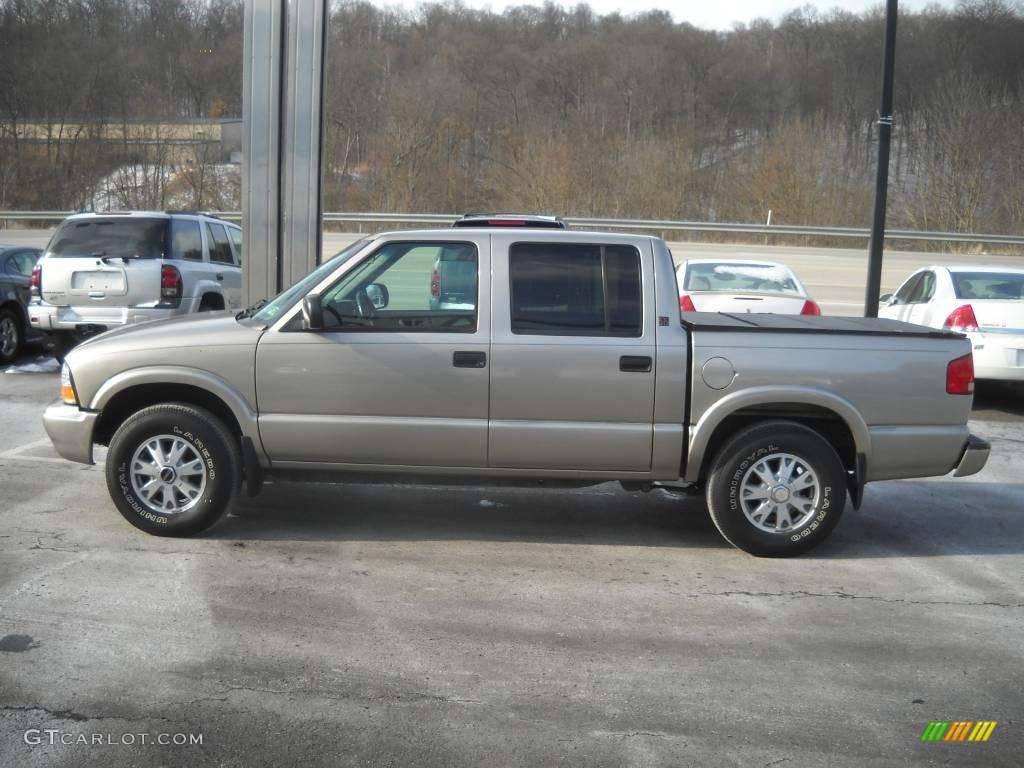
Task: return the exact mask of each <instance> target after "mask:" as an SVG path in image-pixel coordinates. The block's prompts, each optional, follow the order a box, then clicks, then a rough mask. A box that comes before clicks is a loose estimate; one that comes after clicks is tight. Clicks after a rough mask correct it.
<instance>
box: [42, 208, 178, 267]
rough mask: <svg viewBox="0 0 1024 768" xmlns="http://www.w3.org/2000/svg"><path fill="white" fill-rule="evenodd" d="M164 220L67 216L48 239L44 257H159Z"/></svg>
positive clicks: (161, 252)
mask: <svg viewBox="0 0 1024 768" xmlns="http://www.w3.org/2000/svg"><path fill="white" fill-rule="evenodd" d="M166 235H167V219H140V218H135V217H132V218H123V219H121V218H117V219H71V220H70V221H65V222H64V223H63V224H62V225H61V227H60V229H58V230H57V234H55V235H54V236H53V239H52V240H51V241H50V247H49V249H48V250H47V253H48V254H49V256H48V258H58V259H59V258H76V257H77V258H81V257H86V258H88V257H90V256H94V257H101V256H113V257H121V256H126V257H128V258H141V259H159V258H162V257H163V255H164V248H165V243H166Z"/></svg>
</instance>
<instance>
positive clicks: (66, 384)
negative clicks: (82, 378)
mask: <svg viewBox="0 0 1024 768" xmlns="http://www.w3.org/2000/svg"><path fill="white" fill-rule="evenodd" d="M60 398H61V400H63V401H64V402H65V403H67V404H68V405H78V393H76V392H75V380H74V379H72V378H71V369H70V368H68V364H67V363H64V365H62V366H61V369H60Z"/></svg>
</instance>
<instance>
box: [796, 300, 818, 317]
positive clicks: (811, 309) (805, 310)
mask: <svg viewBox="0 0 1024 768" xmlns="http://www.w3.org/2000/svg"><path fill="white" fill-rule="evenodd" d="M800 314H801V315H813V316H814V317H821V307H819V306H818V305H817V303H816V302H813V301H811V300H810V299H808V300H807V301H805V302H804V305H803V307H802V308H801V309H800Z"/></svg>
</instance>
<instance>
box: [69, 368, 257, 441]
mask: <svg viewBox="0 0 1024 768" xmlns="http://www.w3.org/2000/svg"><path fill="white" fill-rule="evenodd" d="M141 384H161V385H168V384H171V385H173V384H184V385H188V386H193V387H197V388H199V389H204V390H206V391H207V392H209V393H210V394H212V395H215V396H216V397H218V398H220V400H221V401H223V402H224V404H225V405H227V407H228V408H229V409H230V411H231V413H232V414H234V417H235V420H236V421H238V426H239V427H240V428H241V430H242V435H243V437H248V438H251V439H252V441H253V443H255V444H256V445H258V446H262V445H263V443H262V441H260V437H259V426H258V422H257V414H256V411H255V409H254V408H253V407H252V406H251V405H250V404H249V402H248V401H247V400H246V399H245V397H244V396H243V395H242V393H241V392H239V391H238V390H237V389H236V388H235V387H234V386H232V385H231V384H230V383H228V382H227V381H226V380H224V379H222V378H221V377H220V376H217V375H215V374H212V373H210V372H209V371H204V370H201V369H199V368H191V367H187V366H178V365H153V366H145V367H142V368H131V369H129V370H127V371H122V372H121V373H118V374H116V375H115V376H111V377H110V378H109V379H107V380H106V381H105V382H103V384H102V385H101V386H100V388H99V389H97V390H96V393H95V394H94V395H93V396H92V399H91V400H90V401H89V405H88V410H91V411H102V410H103V409H104V407H106V405H107V404H108V403H109V402H110V401H111V399H113V397H114V396H115V395H117V394H119V393H121V392H123V391H124V390H126V389H129V388H131V387H135V386H139V385H141Z"/></svg>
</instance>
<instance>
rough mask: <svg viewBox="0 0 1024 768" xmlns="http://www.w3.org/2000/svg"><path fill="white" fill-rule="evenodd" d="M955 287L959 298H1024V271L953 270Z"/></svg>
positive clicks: (975, 299)
mask: <svg viewBox="0 0 1024 768" xmlns="http://www.w3.org/2000/svg"><path fill="white" fill-rule="evenodd" d="M952 274H953V288H954V289H955V290H956V297H957V298H958V299H971V300H972V301H978V300H981V301H985V300H986V299H1002V300H1003V301H1006V300H1010V301H1020V300H1021V299H1024V273H1019V272H953V273H952Z"/></svg>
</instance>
